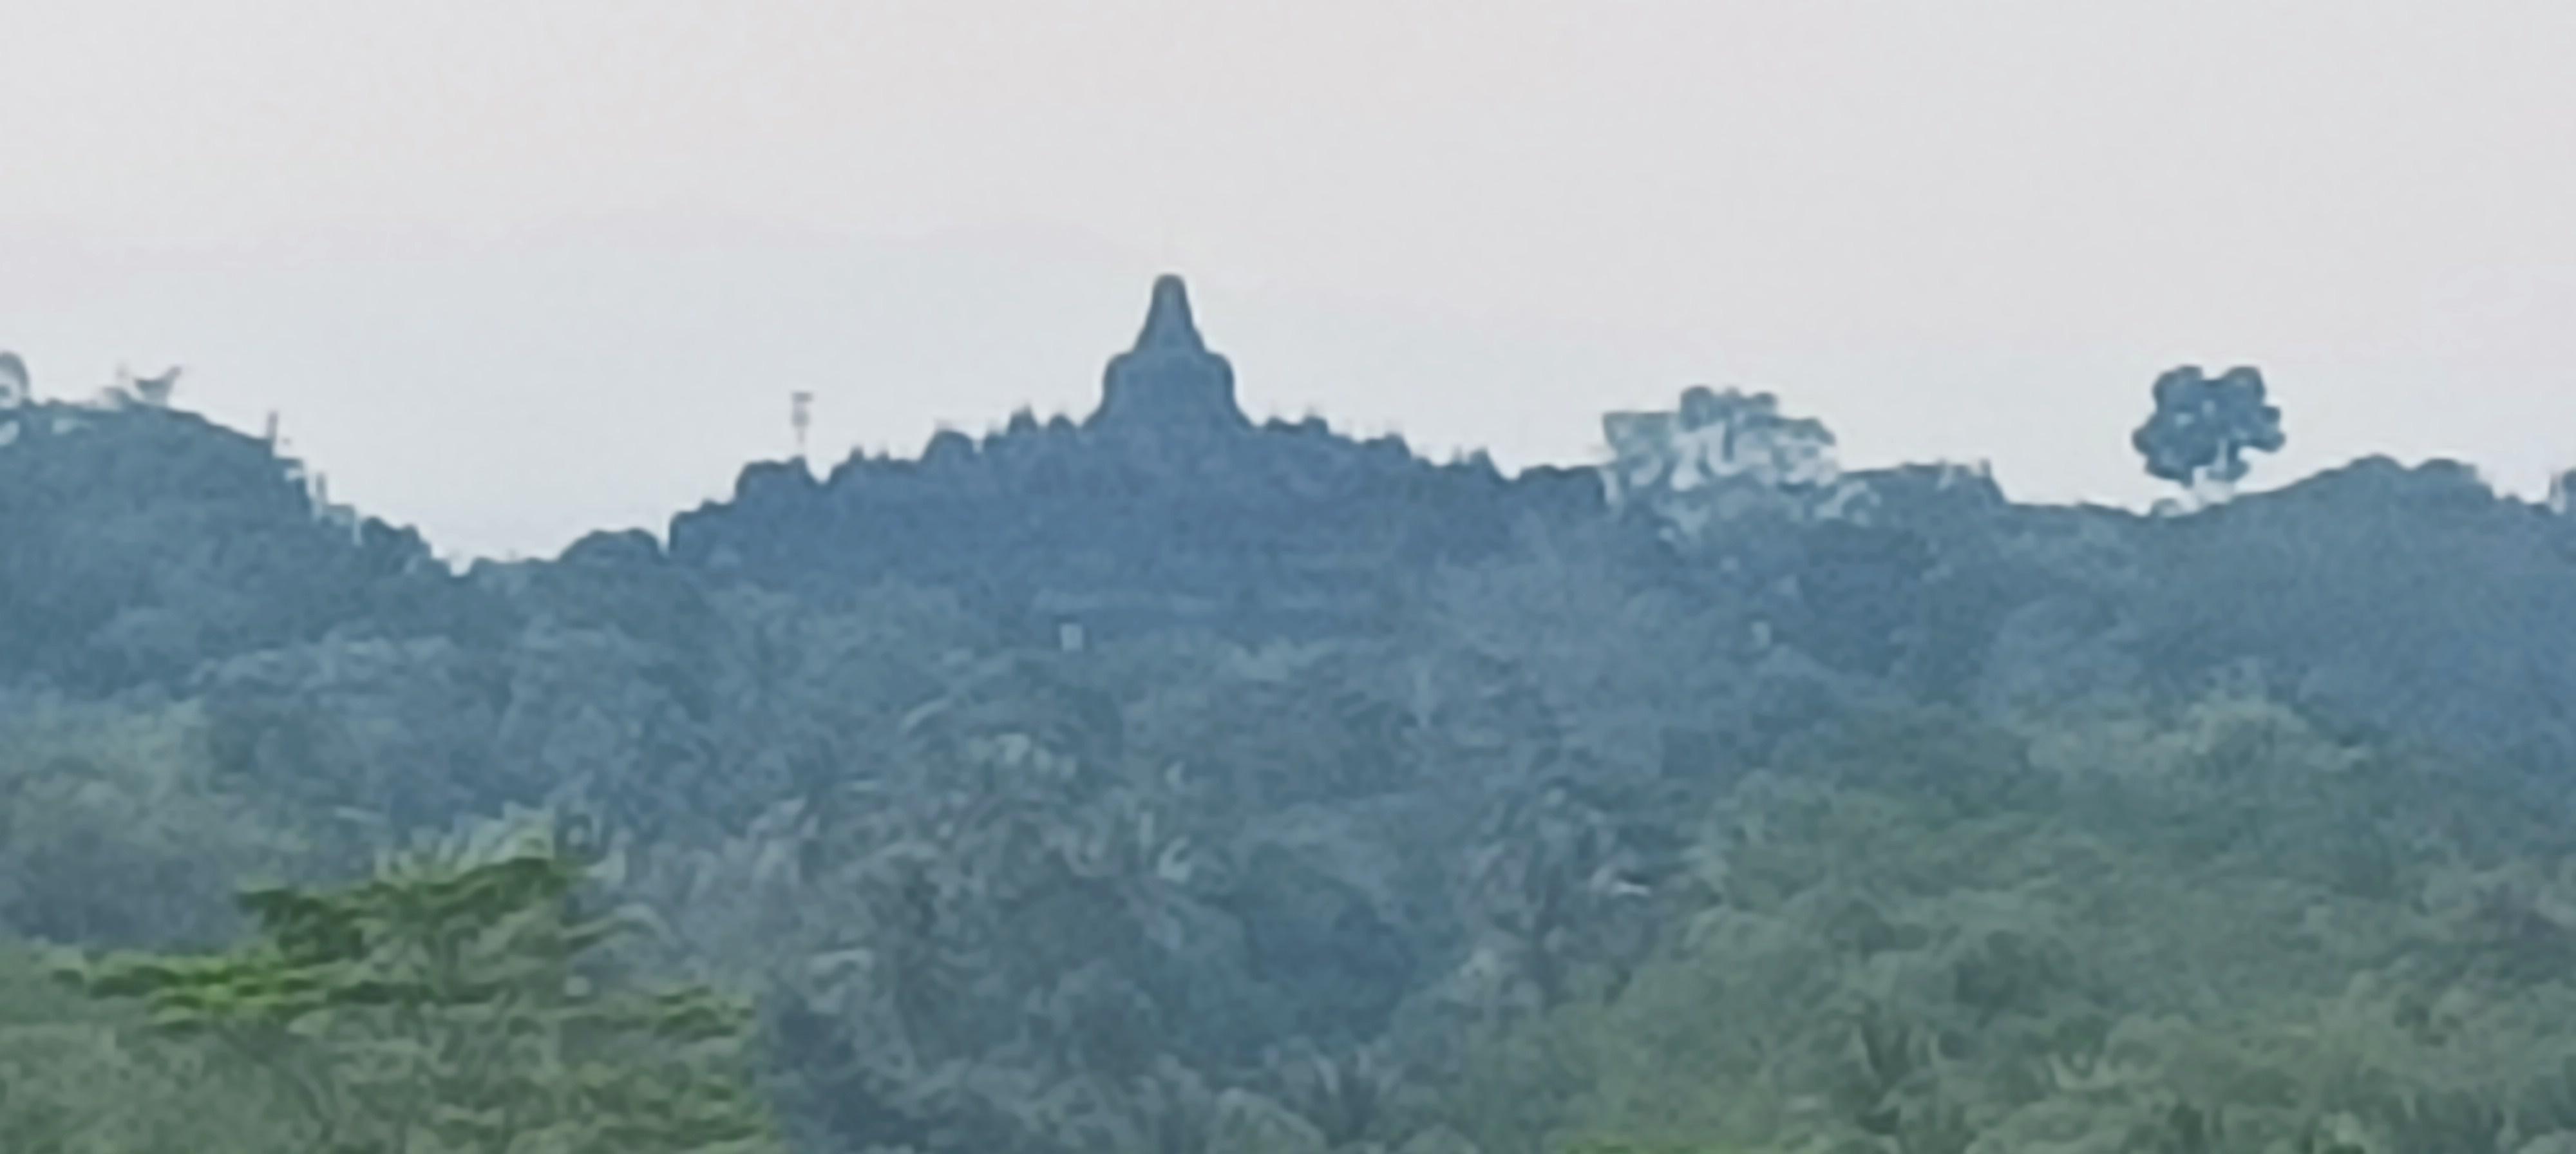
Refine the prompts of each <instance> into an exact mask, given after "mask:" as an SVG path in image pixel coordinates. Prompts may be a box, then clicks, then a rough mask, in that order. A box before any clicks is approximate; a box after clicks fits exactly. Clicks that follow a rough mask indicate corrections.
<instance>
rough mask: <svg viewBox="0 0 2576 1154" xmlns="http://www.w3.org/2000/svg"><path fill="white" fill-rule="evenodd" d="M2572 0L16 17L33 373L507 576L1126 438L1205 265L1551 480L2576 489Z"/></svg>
mask: <svg viewBox="0 0 2576 1154" xmlns="http://www.w3.org/2000/svg"><path fill="white" fill-rule="evenodd" d="M2570 60H2576V4H2569V3H2566V2H2565V0H2530V2H2521V3H2517V2H2509V0H2451V2H2449V3H2441V4H2433V3H2422V2H2417V0H2403V2H2392V0H2316V2H2306V3H2280V2H2270V3H2267V2H2264V0H2232V2H2228V3H2216V2H2199V0H2087V2H2086V3H2081V4H2070V3H2065V2H2063V0H2045V2H2041V0H1954V2H1952V3H1946V4H1938V5H1935V4H1922V3H1910V2H1899V0H1880V2H1876V3H1858V2H1849V0H1798V2H1796V3H1789V2H1786V0H1775V2H1766V3H1749V2H1729V0H1690V2H1657V0H1582V2H1551V0H1459V2H1431V0H1296V2H1294V3H1289V2H1255V0H1232V2H1228V0H1195V2H1192V0H1080V2H1065V3H1042V2H1037V0H1018V2H1008V3H1006V2H1002V0H982V2H975V0H923V2H902V3H897V2H885V0H874V2H871V0H842V2H838V3H821V2H808V0H756V2H755V0H735V2H726V3H682V2H676V0H441V2H440V3H436V4H405V5H395V4H351V3H345V2H339V0H328V2H314V0H300V2H287V0H0V348H8V349H14V350H16V351H18V352H19V353H20V354H22V355H23V356H24V357H25V358H26V359H27V361H28V363H29V366H30V368H31V369H32V370H33V373H34V376H35V378H36V387H37V390H38V392H39V393H40V394H45V395H49V396H52V397H55V398H76V397H81V396H86V395H89V394H91V393H93V392H95V391H96V390H97V389H98V388H100V387H101V386H104V385H105V384H106V383H108V382H109V381H110V380H111V379H112V378H113V374H114V373H115V371H116V368H117V366H118V365H119V364H120V363H122V364H126V365H130V366H131V367H133V368H134V369H136V370H138V371H143V372H153V371H158V370H159V369H161V368H164V367H167V366H168V365H171V364H180V365H184V366H186V369H187V373H186V376H185V377H184V378H183V379H182V381H181V384H180V389H179V394H178V401H179V403H180V405H181V406H182V407H188V408H194V409H197V410H199V411H202V412H205V413H207V414H208V415H209V416H211V417H213V418H215V419H217V420H219V421H222V422H224V423H226V424H229V425H233V426H235V427H239V428H242V429H245V430H256V429H258V428H259V427H260V426H261V425H262V423H263V422H264V421H265V419H266V417H267V415H268V414H269V413H272V412H275V413H278V414H279V415H280V420H281V423H282V427H283V428H284V430H285V434H286V438H287V440H288V443H289V445H290V446H291V449H292V451H293V452H294V453H295V454H297V455H299V456H301V457H303V458H304V459H305V460H307V461H308V462H309V463H310V464H311V466H312V467H313V468H315V469H317V470H319V471H321V472H323V473H324V474H326V475H327V476H328V477H329V478H330V485H331V491H332V495H333V497H334V498H335V499H339V500H346V501H350V502H353V503H355V504H357V505H358V506H359V507H361V508H362V509H363V510H365V511H366V512H368V513H370V514H372V515H375V516H380V517H384V518H386V519H388V520H391V521H394V522H396V523H400V524H408V525H413V526H417V527H418V528H420V529H421V530H422V531H423V532H424V533H426V534H427V535H428V536H429V537H430V538H431V540H432V541H433V542H434V543H435V544H436V545H437V546H438V547H439V549H440V550H441V551H442V552H443V553H445V554H447V555H450V556H453V557H463V556H522V555H550V554H552V553H553V552H555V551H556V550H559V549H560V548H561V547H562V546H564V545H565V544H567V543H569V542H570V541H572V540H573V539H575V538H577V537H578V536H580V535H581V534H583V533H584V532H587V531H590V530H593V529H602V528H609V529H622V528H630V527H643V528H649V529H656V530H658V529H660V528H661V527H663V525H664V524H665V523H666V521H667V519H668V518H669V516H670V515H671V514H672V513H674V512H677V511H679V510H682V509H685V508H689V507H693V506H695V505H696V504H698V503H699V502H702V501H705V500H709V499H713V498H717V497H721V496H722V495H724V494H726V493H728V492H729V491H730V489H731V484H732V479H733V477H734V476H735V475H736V473H737V472H738V471H739V469H740V467H741V466H742V464H743V463H744V462H746V461H749V460H755V459H773V458H779V457H783V456H786V455H788V454H790V453H791V452H792V451H793V441H792V438H791V433H790V427H789V419H788V411H789V402H788V396H789V394H790V393H792V392H795V391H798V390H806V391H811V392H813V393H814V394H815V397H816V400H815V415H814V421H815V424H814V445H813V454H812V455H813V458H814V459H815V460H816V461H817V463H818V467H821V466H827V465H828V464H829V463H831V462H833V461H837V460H839V459H840V458H841V457H843V456H844V455H846V454H847V453H848V452H849V451H850V450H851V449H852V448H853V447H863V448H866V449H869V450H871V451H880V452H882V451H893V452H898V453H902V454H906V455H909V454H913V453H917V452H918V451H919V449H920V447H921V445H922V443H923V442H924V441H925V440H926V439H927V438H928V436H929V435H930V434H931V433H932V432H933V431H935V430H936V429H938V428H940V427H943V426H948V427H957V428H962V429H966V430H968V431H970V432H980V431H982V430H984V429H986V428H989V427H993V426H998V425H999V424H1000V423H1002V422H1003V421H1004V420H1005V419H1006V418H1007V417H1008V416H1009V414H1010V413H1011V411H1012V410H1014V409H1016V408H1019V407H1021V406H1028V407H1031V408H1033V409H1035V410H1036V411H1037V412H1038V413H1040V414H1041V415H1047V414H1052V413H1057V412H1063V413H1068V414H1071V415H1074V416H1077V417H1078V416H1080V415H1081V414H1083V413H1086V412H1088V411H1089V409H1090V408H1091V406H1092V404H1093V403H1094V401H1095V399H1096V396H1097V393H1098V389H1099V377H1100V372H1101V368H1102V366H1103V364H1104V362H1105V361H1106V359H1107V358H1108V357H1109V356H1110V355H1111V354H1112V353H1114V352H1116V351H1117V350H1118V349H1120V348H1123V347H1125V346H1126V344H1127V343H1128V342H1129V341H1131V340H1132V339H1133V337H1134V335H1135V331H1136V327H1137V325H1138V323H1139V322H1140V320H1141V319H1142V316H1143V310H1144V306H1145V302H1146V299H1147V293H1148V289H1149V285H1150V281H1151V279H1152V277H1153V276H1154V275H1155V274H1156V273H1159V272H1164V271H1173V272H1179V273H1181V274H1183V275H1185V276H1187V277H1188V278H1189V281H1190V284H1191V289H1192V295H1193V297H1194V299H1195V303H1196V305H1197V313H1198V316H1199V320H1200V323H1201V325H1202V327H1203V329H1204V330H1205V331H1206V333H1207V336H1208V338H1209V340H1210V342H1211V343H1212V344H1213V345H1214V346H1215V347H1216V348H1217V349H1219V350H1220V351H1222V352H1224V353H1225V354H1227V355H1228V356H1229V357H1230V358H1231V359H1232V360H1233V362H1234V364H1235V367H1236V372H1237V376H1238V379H1239V381H1240V392H1241V396H1242V399H1243V401H1244V404H1245V406H1246V408H1247V409H1249V410H1251V411H1252V412H1253V413H1254V414H1255V415H1256V416H1268V415H1278V416H1286V417H1292V418H1293V417H1298V416H1302V415H1305V414H1307V413H1310V412H1312V413H1320V414H1321V415H1323V416H1325V417H1326V418H1327V419H1328V420H1330V421H1332V422H1333V423H1334V425H1335V426H1336V427H1339V428H1345V429H1349V430H1352V431H1354V432H1359V433H1364V434H1375V433H1380V432H1400V433H1402V434H1404V435H1405V436H1406V437H1407V438H1408V439H1409V440H1410V441H1411V442H1412V443H1413V444H1414V445H1415V446H1416V447H1417V448H1418V449H1419V450H1421V451H1423V452H1424V453H1425V454H1426V455H1430V456H1434V457H1446V456H1447V455H1449V454H1450V453H1451V452H1453V451H1458V450H1463V449H1473V448H1481V449H1485V450H1488V451H1490V452H1491V453H1492V454H1493V456H1494V457H1495V459H1496V460H1497V461H1498V462H1500V463H1502V464H1503V465H1504V466H1505V467H1507V468H1519V467H1525V466H1529V465H1535V464H1543V463H1555V464H1567V463H1589V462H1594V461H1597V460H1600V459H1601V458H1602V456H1603V452H1604V451H1603V449H1602V447H1601V442H1602V435H1601V430H1600V417H1601V415H1602V414H1603V413H1604V412H1608V411H1613V410H1622V409H1638V408H1653V407H1665V408H1669V407H1670V406H1672V405H1673V404H1674V402H1675V400H1676V398H1677V397H1678V396H1679V394H1680V392H1681V390H1682V389H1684V388H1685V387H1688V386H1690V385H1693V384H1708V385H1712V386H1716V387H1720V388H1723V387H1730V386H1733V387H1743V388H1748V389H1761V390H1767V391H1772V392H1776V393H1778V394H1779V395H1780V396H1781V398H1782V405H1783V407H1784V409H1786V410H1788V411H1790V412H1793V413H1798V414H1803V415H1809V416H1814V417H1817V418H1820V419H1822V420H1823V421H1824V422H1825V423H1826V424H1827V425H1828V426H1829V427H1831V428H1832V429H1833V430H1834V431H1835V432H1836V434H1837V435H1838V436H1839V438H1840V440H1841V443H1842V451H1843V457H1844V460H1845V463H1846V464H1847V465H1852V466H1873V465H1882V464H1889V463H1895V462H1900V461H1928V460H1953V461H1963V462H1973V461H1986V462H1989V463H1990V464H1991V466H1992V467H1993V469H1994V471H1995V475H1996V476H1997V478H1998V480H2000V481H2001V482H2002V483H2003V485H2004V486H2005V488H2006V489H2007V490H2008V491H2009V492H2011V493H2012V494H2013V495H2014V496H2015V497H2017V498H2019V499H2023V500H2032V501H2103V502H2111V503H2118V504H2126V505H2141V504H2143V503H2145V502H2146V501H2148V500H2151V499H2152V498H2153V497H2155V496H2156V495H2158V493H2159V487H2158V485H2157V484H2156V483H2155V482H2153V481H2151V480H2149V479H2148V478H2147V477H2146V476H2145V475H2144V474H2143V473H2142V472H2141V470H2140V468H2139V462H2138V458H2137V457H2136V455H2135V454H2134V452H2133V451H2132V450H2131V449H2130V447H2129V444H2128V435H2129V432H2130V431H2131V430H2132V429H2134V428H2135V427H2136V426H2137V425H2138V424H2139V423H2140V422H2141V421H2142V420H2143V419H2144V418H2145V416H2146V413H2147V410H2148V408H2149V396H2148V390H2149V387H2150V385H2151V383H2152V381H2153V379H2154V377H2155V376H2156V374H2157V373H2159V372H2160V371H2162V370H2164V369H2166V368H2168V367H2171V366H2174V365H2179V364H2187V363H2196V364H2202V365H2205V366H2208V367H2209V368H2211V369H2212V370H2213V371H2214V370H2216V369H2219V368H2223V367H2226V366H2229V365H2235V364H2252V365H2256V366H2258V367H2260V368H2261V369H2262V370H2263V371H2264V374H2265V376H2266V378H2267V379H2268V380H2269V381H2270V383H2271V386H2272V390H2273V395H2274V399H2275V401H2276V403H2278V404H2279V405H2280V406H2281V407H2282V408H2283V410H2284V411H2285V414H2286V419H2285V426H2286V428H2287V431H2288V433H2289V446H2288V448H2287V450H2285V451H2284V452H2283V453H2281V454H2279V455H2278V457H2277V458H2275V459H2272V460H2267V461H2264V462H2262V463H2260V464H2258V465H2257V466H2256V470H2255V473H2254V475H2253V477H2252V478H2251V479H2250V481H2249V484H2250V485H2252V486H2253V487H2264V486H2267V485H2274V484H2279V483H2281V482H2283V481H2286V480H2288V479H2291V478H2294V477H2297V476H2300V475H2304V474H2307V473H2311V472H2314V471H2316V470H2317V469H2320V468H2326V467H2331V466H2333V465H2335V464H2339V463H2341V462H2343V461H2346V460H2349V459H2351V458H2353V457H2356V456H2361V455H2366V454H2374V453H2384V454H2388V455H2391V456H2395V457H2398V458H2400V459H2401V460H2407V461H2410V462H2411V461H2417V460H2422V459H2425V458H2429V457H2437V456H2439V457H2451V458H2456V459H2462V460H2467V461H2469V462H2471V463H2473V464H2476V465H2478V466H2479V467H2480V468H2481V469H2482V470H2484V471H2485V472H2486V473H2487V474H2488V475H2489V476H2490V478H2491V479H2492V480H2493V481H2494V482H2495V483H2496V484H2498V485H2499V487H2502V488H2507V489H2511V490H2515V491H2519V492H2526V493H2531V492H2537V491H2539V490H2541V489H2542V488H2543V487H2544V486H2545V483H2546V482H2545V479H2546V477H2547V476H2548V475H2549V474H2550V473H2551V472H2552V471H2554V470H2555V469H2559V468H2564V467H2568V466H2571V465H2576V69H2571V68H2570V67H2568V64H2567V62H2568V61H2570Z"/></svg>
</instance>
